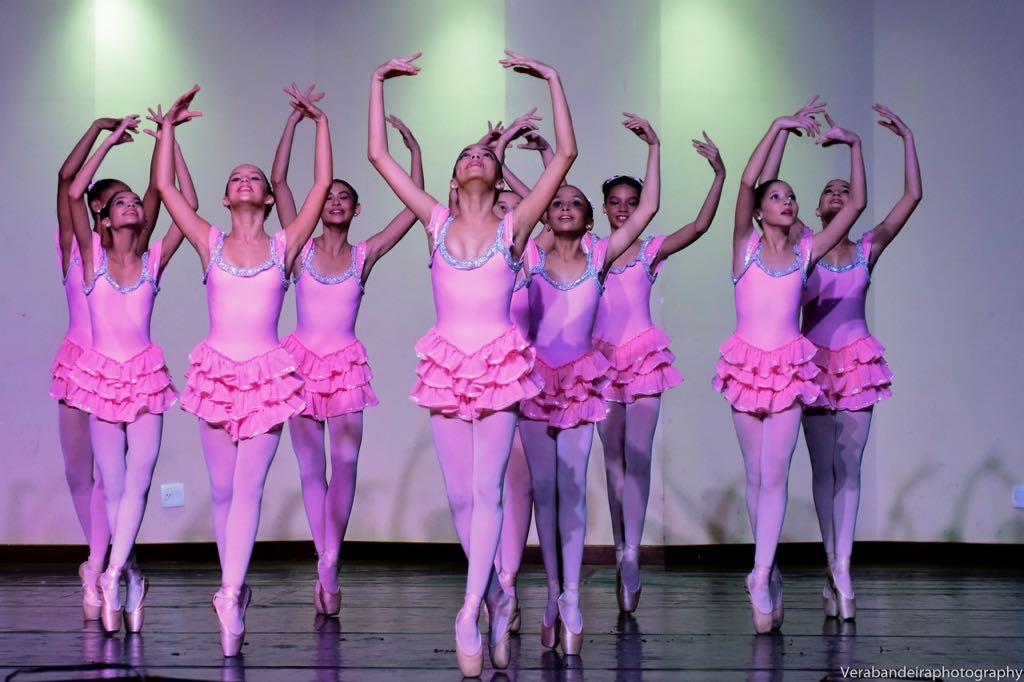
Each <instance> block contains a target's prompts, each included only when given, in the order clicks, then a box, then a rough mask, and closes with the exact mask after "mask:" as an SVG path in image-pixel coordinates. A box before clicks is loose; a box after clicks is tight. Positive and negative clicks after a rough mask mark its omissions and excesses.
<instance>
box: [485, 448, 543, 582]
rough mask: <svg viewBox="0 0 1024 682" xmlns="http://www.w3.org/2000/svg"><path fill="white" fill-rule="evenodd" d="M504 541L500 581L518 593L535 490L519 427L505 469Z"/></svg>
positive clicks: (500, 551)
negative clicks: (532, 486) (517, 583)
mask: <svg viewBox="0 0 1024 682" xmlns="http://www.w3.org/2000/svg"><path fill="white" fill-rule="evenodd" d="M502 507H503V514H502V523H501V540H500V541H499V542H500V544H499V547H498V553H497V555H496V557H495V561H494V569H495V570H496V571H497V572H498V580H499V581H500V582H501V586H502V588H504V590H505V591H506V592H507V593H509V594H511V595H515V594H516V576H517V575H518V574H519V567H520V566H521V565H522V563H523V551H524V549H525V548H526V538H527V536H528V535H529V534H530V520H531V519H532V518H533V491H532V489H531V482H530V467H529V465H528V464H527V462H526V453H524V452H523V440H522V437H521V436H520V435H519V431H518V430H516V433H515V436H514V438H513V439H512V453H511V454H510V455H509V458H508V469H507V470H506V471H505V491H504V497H503V505H502Z"/></svg>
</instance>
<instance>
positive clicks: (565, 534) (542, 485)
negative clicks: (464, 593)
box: [519, 419, 594, 632]
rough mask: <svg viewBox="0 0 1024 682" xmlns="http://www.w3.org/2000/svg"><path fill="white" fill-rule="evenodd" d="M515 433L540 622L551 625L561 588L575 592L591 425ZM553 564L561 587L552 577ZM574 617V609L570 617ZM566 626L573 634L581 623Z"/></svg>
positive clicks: (523, 427)
mask: <svg viewBox="0 0 1024 682" xmlns="http://www.w3.org/2000/svg"><path fill="white" fill-rule="evenodd" d="M519 429H520V433H521V434H522V436H523V446H524V448H525V450H526V461H527V462H528V463H529V465H530V477H531V479H532V480H533V501H534V514H535V517H536V519H537V537H538V539H539V540H540V549H541V556H542V557H543V560H544V570H545V572H546V573H547V577H548V604H547V609H546V610H545V613H544V622H546V623H548V624H551V623H554V615H555V613H556V612H557V609H558V606H557V599H558V596H559V594H560V593H561V591H562V588H563V586H564V587H565V589H566V591H573V592H575V591H578V590H579V583H580V573H581V572H582V568H583V541H584V536H585V535H586V530H587V463H588V462H589V459H590V446H591V444H592V443H593V440H594V425H593V424H581V425H579V426H575V427H573V428H571V429H549V428H548V424H547V422H542V421H535V420H532V419H524V420H523V421H522V423H521V424H520V426H519ZM559 541H560V543H561V544H559ZM559 560H561V569H562V581H560V580H559V575H558V569H559ZM578 613H579V611H578V609H577V610H576V612H575V614H574V615H577V616H578ZM567 625H568V626H569V628H570V629H571V630H572V631H573V632H579V631H580V629H581V628H582V621H580V622H577V623H567Z"/></svg>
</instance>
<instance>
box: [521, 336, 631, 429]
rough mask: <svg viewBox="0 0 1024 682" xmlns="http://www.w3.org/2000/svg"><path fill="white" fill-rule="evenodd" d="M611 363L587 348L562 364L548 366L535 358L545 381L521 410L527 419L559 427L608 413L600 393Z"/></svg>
mask: <svg viewBox="0 0 1024 682" xmlns="http://www.w3.org/2000/svg"><path fill="white" fill-rule="evenodd" d="M610 367H611V364H610V363H609V362H608V360H607V358H605V356H604V355H602V354H601V353H600V352H599V351H597V350H590V351H587V352H586V353H584V354H583V355H581V356H580V357H578V358H576V359H575V360H573V361H572V362H568V363H566V364H564V365H562V366H561V367H548V366H547V365H546V364H544V361H543V360H540V359H539V358H538V360H537V371H538V372H540V375H541V377H542V378H543V380H544V390H543V391H541V392H540V394H539V395H537V396H535V397H533V398H530V399H529V400H525V401H523V404H522V405H521V406H520V408H519V409H520V412H522V414H523V416H524V417H526V418H527V419H534V420H537V421H546V422H547V423H548V425H549V426H552V427H554V428H558V429H571V428H572V427H574V426H577V425H579V424H583V423H595V422H599V421H601V420H603V419H604V418H605V417H607V416H608V403H607V401H606V400H605V398H604V395H603V394H602V393H603V391H604V390H605V388H606V387H607V386H608V383H609V379H608V370H609V368H610Z"/></svg>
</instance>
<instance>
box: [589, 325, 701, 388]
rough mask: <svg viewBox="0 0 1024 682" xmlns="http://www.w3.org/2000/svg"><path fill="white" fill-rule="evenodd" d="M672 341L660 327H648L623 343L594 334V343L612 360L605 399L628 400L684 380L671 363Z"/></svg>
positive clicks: (672, 357) (672, 359)
mask: <svg viewBox="0 0 1024 682" xmlns="http://www.w3.org/2000/svg"><path fill="white" fill-rule="evenodd" d="M670 342H671V339H669V338H668V336H667V335H666V334H665V332H663V331H661V330H660V329H658V328H657V327H649V328H647V329H645V330H644V331H642V332H640V333H639V334H637V335H636V336H634V337H633V338H632V339H630V340H629V341H627V342H625V343H624V344H622V345H621V346H615V345H612V344H610V343H608V342H607V341H604V340H602V339H598V338H595V339H594V347H595V348H596V349H598V350H599V351H601V353H602V354H603V355H604V356H605V357H606V358H607V359H608V361H609V362H610V363H611V367H610V368H609V370H608V378H609V380H610V381H609V383H608V385H607V386H605V388H604V391H603V393H604V397H605V399H606V400H610V401H611V402H614V403H624V404H629V403H632V402H635V401H636V399H637V398H639V397H642V396H647V395H658V394H660V393H663V392H665V391H666V390H668V389H670V388H672V387H673V386H678V385H679V384H681V383H683V375H682V374H680V373H679V370H677V369H676V368H675V367H674V366H673V365H672V362H673V361H674V360H675V359H676V356H675V355H674V354H673V353H672V351H670V350H669V348H668V344H669V343H670Z"/></svg>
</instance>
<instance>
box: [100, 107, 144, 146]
mask: <svg viewBox="0 0 1024 682" xmlns="http://www.w3.org/2000/svg"><path fill="white" fill-rule="evenodd" d="M139 121H140V118H139V115H138V114H129V115H128V116H125V117H124V118H122V119H121V120H120V121H118V123H117V126H116V127H114V129H113V130H111V131H110V136H109V137H108V138H107V139H108V140H110V144H111V146H114V145H119V144H126V143H128V142H134V141H135V138H133V137H132V135H133V134H136V135H137V134H138V132H139Z"/></svg>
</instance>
